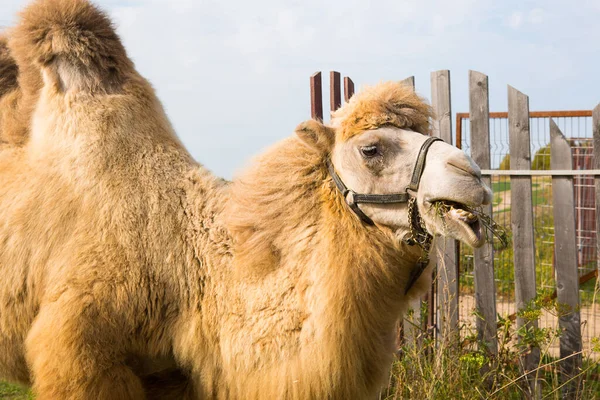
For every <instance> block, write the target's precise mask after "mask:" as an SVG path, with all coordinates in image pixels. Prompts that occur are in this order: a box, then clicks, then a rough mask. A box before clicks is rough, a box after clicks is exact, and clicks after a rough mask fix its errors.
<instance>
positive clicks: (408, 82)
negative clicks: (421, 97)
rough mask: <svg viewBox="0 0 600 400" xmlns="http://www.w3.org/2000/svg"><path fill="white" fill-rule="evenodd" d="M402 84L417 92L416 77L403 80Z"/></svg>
mask: <svg viewBox="0 0 600 400" xmlns="http://www.w3.org/2000/svg"><path fill="white" fill-rule="evenodd" d="M400 82H401V83H403V84H404V85H406V86H410V87H411V88H412V90H415V77H414V76H409V77H408V78H406V79H403V80H401V81H400Z"/></svg>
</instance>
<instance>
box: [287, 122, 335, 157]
mask: <svg viewBox="0 0 600 400" xmlns="http://www.w3.org/2000/svg"><path fill="white" fill-rule="evenodd" d="M296 135H298V137H299V138H300V139H302V141H303V142H304V143H306V144H308V145H309V146H311V147H314V148H315V149H317V150H320V151H324V152H327V151H330V150H331V148H332V147H333V143H334V141H335V132H334V130H333V129H332V128H330V127H328V126H325V125H323V123H322V122H319V121H316V120H314V119H309V120H308V121H304V122H303V123H301V124H300V125H298V126H297V127H296Z"/></svg>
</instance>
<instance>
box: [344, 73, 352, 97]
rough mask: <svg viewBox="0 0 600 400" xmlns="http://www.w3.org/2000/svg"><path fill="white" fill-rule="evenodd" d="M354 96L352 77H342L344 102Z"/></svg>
mask: <svg viewBox="0 0 600 400" xmlns="http://www.w3.org/2000/svg"><path fill="white" fill-rule="evenodd" d="M352 96H354V82H352V79H350V78H349V77H347V76H345V77H344V100H345V101H346V103H347V102H348V101H350V97H352Z"/></svg>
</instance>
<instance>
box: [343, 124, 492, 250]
mask: <svg viewBox="0 0 600 400" xmlns="http://www.w3.org/2000/svg"><path fill="white" fill-rule="evenodd" d="M425 140H427V136H425V135H422V134H420V133H418V132H412V131H408V130H403V129H398V128H394V127H383V128H379V129H375V130H372V131H367V132H364V133H362V134H360V135H357V136H355V137H353V138H351V139H350V140H348V141H346V142H343V143H336V145H335V147H334V149H333V152H332V162H333V164H334V166H335V168H336V171H337V172H338V174H339V175H340V177H341V178H342V180H343V181H344V183H345V184H346V186H347V187H348V188H349V189H352V190H354V191H355V192H356V193H365V194H390V193H403V192H405V190H406V187H407V186H408V185H409V183H410V179H411V177H412V173H413V170H414V167H415V164H416V161H417V157H418V153H419V150H420V149H421V146H422V145H423V143H424V142H425ZM368 146H376V147H377V155H375V156H373V157H366V156H364V155H363V154H362V151H361V149H363V148H366V147H368ZM416 196H417V204H418V205H419V211H420V212H421V215H423V217H424V218H425V222H426V225H427V228H428V230H430V232H431V233H433V234H436V233H437V234H445V235H449V236H458V237H456V238H457V239H459V240H465V241H467V242H468V243H469V244H475V245H477V244H478V243H475V242H474V240H473V238H471V237H462V236H464V234H463V233H460V232H449V231H448V229H447V228H448V227H447V226H446V225H445V224H444V223H443V221H440V220H439V218H437V217H435V216H434V215H433V213H432V210H431V202H433V201H437V200H448V201H453V202H456V203H461V204H464V205H467V206H469V207H478V206H480V205H482V204H487V203H489V201H490V200H491V191H490V189H489V188H488V187H487V186H485V185H484V184H483V183H482V181H481V172H480V170H479V167H477V165H476V164H475V163H474V162H473V160H472V159H471V158H470V157H468V156H467V155H466V154H464V153H463V152H462V151H461V150H459V149H457V148H455V147H454V146H451V145H448V144H446V143H443V142H435V143H433V144H432V145H431V147H430V148H429V152H428V153H427V158H426V161H425V169H424V171H423V175H422V176H421V181H420V185H419V190H418V192H417V194H416ZM360 208H361V210H362V211H363V212H364V213H365V214H366V215H367V216H369V218H371V219H372V220H373V221H374V222H376V223H377V224H379V225H385V226H388V227H390V228H392V229H394V230H396V231H397V234H398V235H400V236H401V237H402V236H405V235H406V234H408V232H409V225H408V207H407V204H405V203H403V204H390V205H383V204H381V205H378V204H361V205H360Z"/></svg>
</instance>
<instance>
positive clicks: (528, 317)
mask: <svg viewBox="0 0 600 400" xmlns="http://www.w3.org/2000/svg"><path fill="white" fill-rule="evenodd" d="M330 77H331V79H330V81H331V85H330V100H331V101H330V105H331V110H332V111H333V110H335V109H336V108H337V107H338V106H339V103H338V102H336V101H335V99H339V98H341V93H340V91H341V88H340V84H339V82H340V78H339V74H338V73H337V72H332V73H331V75H330ZM405 83H406V84H408V85H411V86H412V87H413V88H414V83H415V81H414V78H412V77H411V78H407V79H406V80H405ZM344 88H345V96H344V97H345V99H346V101H348V99H349V98H350V97H351V96H352V93H353V90H354V84H353V82H352V80H351V79H350V78H348V77H346V78H344ZM321 90H322V89H321V74H320V73H317V74H315V75H313V77H311V93H312V98H311V105H312V107H311V110H312V116H313V118H318V119H323V110H322V107H323V106H322V101H321V93H322V92H321ZM450 93H451V90H450V72H449V71H436V72H433V73H432V74H431V102H432V106H433V108H434V111H435V113H436V115H437V118H436V120H434V121H433V128H434V129H433V134H434V135H436V136H439V137H441V138H442V139H444V140H445V141H447V142H450V143H452V138H453V135H452V123H451V121H452V120H451V116H452V111H451V102H450V97H451V96H450ZM507 95H508V102H507V106H508V113H506V112H501V113H492V112H490V110H489V100H488V99H489V93H488V77H487V76H486V75H484V74H482V73H479V72H475V71H470V72H469V104H470V106H469V113H457V114H456V121H457V126H456V135H455V137H456V138H457V141H456V142H455V143H454V144H455V145H457V146H459V147H461V148H463V149H464V150H465V151H467V152H469V153H470V154H471V156H472V158H473V159H474V160H475V162H476V163H477V164H478V165H479V166H480V167H481V169H482V170H485V171H484V172H485V174H484V177H483V179H484V180H486V181H487V183H488V184H489V185H490V187H491V188H492V190H493V193H494V200H493V203H492V204H491V205H490V206H489V207H488V208H486V209H484V211H485V212H486V213H488V214H491V215H492V216H493V218H494V219H495V220H496V221H497V222H498V223H499V224H500V225H501V226H503V227H504V228H505V229H506V231H507V236H508V238H509V243H510V245H509V246H508V247H507V248H504V249H501V248H499V247H498V246H495V245H494V243H493V242H492V243H489V244H487V245H485V246H484V247H483V248H480V249H476V250H474V251H473V249H469V248H465V247H464V246H459V245H458V244H456V243H454V241H452V240H444V241H442V243H439V244H438V249H437V260H438V267H437V272H436V277H437V279H436V281H435V283H434V287H433V288H432V290H431V292H430V293H429V294H428V295H427V296H425V297H424V298H423V299H422V300H421V301H420V302H418V303H415V304H413V310H411V311H410V312H409V314H408V315H407V317H406V318H405V319H404V323H403V324H402V326H403V329H402V335H401V339H402V340H401V342H400V351H399V354H400V357H399V359H398V361H397V362H396V363H395V365H394V366H393V368H392V374H391V376H390V382H389V386H388V387H387V388H385V389H384V390H382V393H381V398H411V399H430V398H465V399H473V398H497V399H505V398H508V399H511V398H514V399H521V398H541V397H543V398H556V399H558V398H580V399H591V398H600V384H599V383H598V382H599V381H600V379H599V378H600V365H599V364H598V360H599V359H600V340H599V339H598V336H600V329H599V328H600V313H599V311H600V310H597V300H596V298H597V294H598V283H597V275H598V274H597V268H598V263H597V260H598V254H600V252H599V250H598V248H597V246H598V242H597V241H596V236H597V227H600V223H598V222H596V221H597V220H598V219H600V212H598V208H600V202H598V203H596V202H595V201H594V198H595V196H594V192H595V193H596V195H597V196H600V176H598V174H597V172H598V171H597V170H594V171H592V172H595V173H596V174H595V175H594V174H593V175H590V176H586V177H582V176H579V175H577V174H578V172H569V170H572V169H574V168H573V165H574V166H575V167H576V169H591V168H597V169H600V127H599V126H600V105H598V106H597V107H596V108H595V109H594V111H589V110H584V111H565V112H560V111H559V112H555V111H552V112H530V111H529V99H528V97H527V96H526V95H525V94H523V93H520V92H519V91H518V90H516V89H514V88H512V87H510V86H509V87H508V91H507ZM317 97H318V99H317ZM463 121H465V122H467V124H466V125H464V124H463ZM567 137H568V138H567ZM592 142H595V143H597V146H595V147H594V146H593V143H592ZM578 157H579V158H578ZM582 157H583V158H582ZM498 170H500V171H506V173H505V174H504V175H499V174H496V172H495V171H498ZM557 170H560V171H562V172H560V173H561V174H562V175H559V176H557V175H553V173H554V171H557ZM565 170H567V171H566V172H565ZM513 171H514V172H513ZM528 171H548V175H547V176H543V175H542V176H540V175H538V174H533V173H529V172H528ZM580 281H581V282H580Z"/></svg>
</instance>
